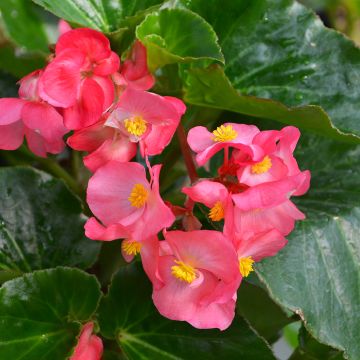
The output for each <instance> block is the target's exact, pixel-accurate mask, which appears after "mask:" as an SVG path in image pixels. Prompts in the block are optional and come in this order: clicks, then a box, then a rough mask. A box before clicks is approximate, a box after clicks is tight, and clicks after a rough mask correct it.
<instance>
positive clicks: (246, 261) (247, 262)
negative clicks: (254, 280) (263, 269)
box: [239, 256, 254, 277]
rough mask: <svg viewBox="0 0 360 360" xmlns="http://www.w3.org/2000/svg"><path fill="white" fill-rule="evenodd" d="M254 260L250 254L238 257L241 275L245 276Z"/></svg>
mask: <svg viewBox="0 0 360 360" xmlns="http://www.w3.org/2000/svg"><path fill="white" fill-rule="evenodd" d="M253 263H254V260H253V258H252V257H251V256H247V257H244V258H241V259H239V270H240V273H241V275H242V276H243V277H247V276H248V275H249V274H250V273H251V272H252V271H254V269H253Z"/></svg>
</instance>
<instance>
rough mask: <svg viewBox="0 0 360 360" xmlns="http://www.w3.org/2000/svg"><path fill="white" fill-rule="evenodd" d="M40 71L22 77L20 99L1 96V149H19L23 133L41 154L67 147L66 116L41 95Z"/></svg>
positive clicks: (56, 151) (59, 150) (44, 154)
mask: <svg viewBox="0 0 360 360" xmlns="http://www.w3.org/2000/svg"><path fill="white" fill-rule="evenodd" d="M41 73H42V72H41V70H37V71H34V72H32V73H31V74H29V75H27V76H25V77H24V78H22V79H21V80H20V89H19V96H20V98H19V99H17V98H3V99H0V149H3V150H15V149H17V148H18V147H19V146H20V145H21V144H22V142H23V139H24V136H25V137H26V140H27V143H28V146H29V148H30V150H31V151H32V152H33V153H34V154H36V155H38V156H41V157H46V153H51V154H58V153H60V152H61V151H62V150H63V149H64V147H65V143H64V141H63V136H64V135H65V134H66V133H67V129H66V128H65V127H64V125H63V118H62V116H61V115H60V114H59V113H58V112H57V110H56V109H55V108H53V107H52V106H51V105H49V104H47V103H46V102H44V101H43V100H42V99H40V97H39V94H38V80H39V77H40V76H41Z"/></svg>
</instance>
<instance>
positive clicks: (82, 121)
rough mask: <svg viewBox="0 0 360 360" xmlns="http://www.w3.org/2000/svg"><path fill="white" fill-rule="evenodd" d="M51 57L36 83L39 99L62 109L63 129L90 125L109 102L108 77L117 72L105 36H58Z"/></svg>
mask: <svg viewBox="0 0 360 360" xmlns="http://www.w3.org/2000/svg"><path fill="white" fill-rule="evenodd" d="M55 55H56V56H55V59H54V60H53V61H51V62H50V64H49V65H48V66H47V67H46V68H45V70H44V74H43V75H42V77H41V79H40V82H39V90H40V96H41V97H42V98H43V99H44V100H46V101H47V102H49V103H50V104H51V105H53V106H57V107H61V108H64V121H65V125H66V126H67V128H69V129H79V128H82V127H85V126H89V125H92V124H94V123H95V122H97V121H98V120H99V117H100V116H101V114H102V113H103V111H104V110H106V109H107V108H108V107H109V106H110V105H111V103H112V102H113V99H114V84H113V82H112V80H111V77H110V75H112V74H114V73H116V71H117V70H118V69H119V66H120V60H119V57H118V56H117V55H116V54H115V53H114V52H112V51H111V49H110V42H109V40H108V39H107V38H106V36H105V35H103V34H102V33H100V32H98V31H96V30H92V29H87V28H82V29H74V30H70V31H67V32H65V33H64V34H63V35H61V36H60V38H59V41H58V42H57V44H56V48H55Z"/></svg>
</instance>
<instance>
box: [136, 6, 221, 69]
mask: <svg viewBox="0 0 360 360" xmlns="http://www.w3.org/2000/svg"><path fill="white" fill-rule="evenodd" d="M185 29H187V30H185ZM136 37H137V38H138V39H140V40H141V41H142V42H143V44H144V45H146V47H147V51H148V64H149V67H150V68H151V69H152V70H155V69H156V68H158V67H162V66H164V65H166V64H172V63H177V62H191V61H194V60H216V61H220V62H224V57H223V55H222V53H221V49H220V47H219V45H218V43H217V37H216V34H215V32H214V30H213V29H212V27H211V26H210V25H209V24H208V23H207V22H206V21H205V20H204V19H203V18H201V17H200V16H199V15H197V14H195V13H193V12H191V11H188V10H185V9H164V10H161V11H159V12H156V13H153V14H150V15H148V16H147V17H146V18H145V20H144V21H143V22H142V23H141V24H140V25H139V26H138V27H137V29H136Z"/></svg>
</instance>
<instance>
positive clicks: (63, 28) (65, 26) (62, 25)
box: [58, 19, 72, 36]
mask: <svg viewBox="0 0 360 360" xmlns="http://www.w3.org/2000/svg"><path fill="white" fill-rule="evenodd" d="M58 30H59V34H60V36H61V35H63V34H65V33H66V32H68V31H70V30H72V28H71V26H70V25H69V23H68V22H66V21H65V20H64V19H60V20H59V23H58Z"/></svg>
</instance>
